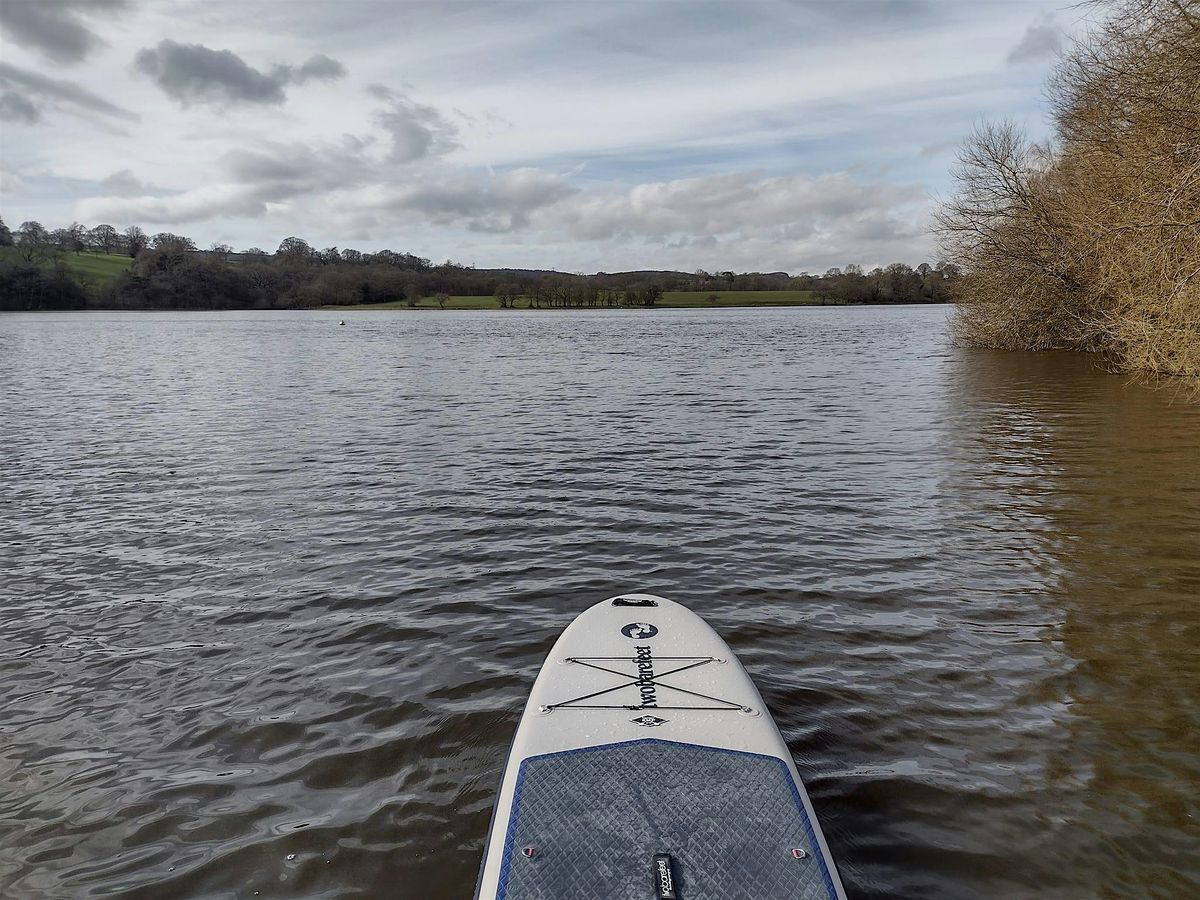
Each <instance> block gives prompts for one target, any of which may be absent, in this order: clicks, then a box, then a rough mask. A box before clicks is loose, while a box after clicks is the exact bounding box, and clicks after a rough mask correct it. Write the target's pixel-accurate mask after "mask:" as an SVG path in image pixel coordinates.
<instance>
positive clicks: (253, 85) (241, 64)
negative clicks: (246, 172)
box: [134, 40, 346, 107]
mask: <svg viewBox="0 0 1200 900" xmlns="http://www.w3.org/2000/svg"><path fill="white" fill-rule="evenodd" d="M134 66H135V67H136V68H137V70H138V71H139V72H141V73H142V74H144V75H147V76H148V77H149V78H151V79H152V80H153V81H154V83H155V84H157V85H158V87H159V88H160V89H161V90H162V91H163V93H165V94H166V95H167V96H168V97H170V98H172V99H173V100H175V101H177V102H178V103H179V104H180V105H182V106H185V107H186V106H191V105H193V104H197V103H207V104H213V105H216V106H227V105H237V104H248V105H252V106H253V105H257V106H279V105H282V104H283V102H284V101H285V100H286V99H287V90H286V89H287V87H288V86H289V85H293V84H304V83H305V82H307V81H311V80H314V79H317V80H321V81H331V80H335V79H338V78H341V77H343V76H344V75H345V74H346V67H345V66H343V65H342V64H341V63H340V62H338V61H337V60H336V59H331V58H330V57H328V56H325V55H324V54H320V53H318V54H316V55H315V56H312V57H310V58H309V59H308V61H307V62H305V63H304V64H303V65H301V66H300V67H299V68H298V69H297V68H293V67H292V66H287V65H276V66H273V67H272V68H271V70H270V72H260V71H259V70H258V69H256V68H254V67H253V66H251V65H249V64H247V63H246V61H245V60H243V59H242V58H241V57H240V56H238V55H237V54H236V53H234V52H233V51H231V50H213V49H211V48H209V47H205V46H204V45H203V44H179V43H176V42H175V41H171V40H162V41H159V42H158V46H156V47H146V48H144V49H142V50H139V51H138V54H137V56H136V57H135V58H134Z"/></svg>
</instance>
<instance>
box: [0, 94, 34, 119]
mask: <svg viewBox="0 0 1200 900" xmlns="http://www.w3.org/2000/svg"><path fill="white" fill-rule="evenodd" d="M0 119H3V120H4V121H5V122H24V123H25V124H26V125H33V124H34V123H36V122H40V121H41V119H42V111H41V110H40V109H38V108H37V107H36V106H34V105H33V104H32V103H30V102H29V100H27V99H26V98H25V97H22V96H21V95H20V94H15V93H13V92H12V91H5V92H4V93H3V94H0Z"/></svg>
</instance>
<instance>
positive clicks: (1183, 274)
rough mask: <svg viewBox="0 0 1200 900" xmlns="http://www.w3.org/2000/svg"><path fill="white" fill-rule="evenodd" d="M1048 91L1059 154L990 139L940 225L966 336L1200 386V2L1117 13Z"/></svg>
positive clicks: (969, 155)
mask: <svg viewBox="0 0 1200 900" xmlns="http://www.w3.org/2000/svg"><path fill="white" fill-rule="evenodd" d="M1107 8H1109V9H1110V10H1111V14H1110V15H1109V17H1108V18H1107V19H1105V20H1104V21H1102V22H1101V23H1100V24H1099V25H1098V26H1096V27H1095V28H1094V29H1093V30H1092V31H1091V32H1090V33H1089V34H1088V35H1086V36H1085V37H1084V38H1082V39H1081V40H1079V41H1078V42H1077V43H1076V44H1075V45H1074V46H1073V47H1072V48H1071V50H1070V51H1069V52H1068V53H1067V54H1066V55H1065V56H1064V58H1063V59H1062V61H1061V62H1060V64H1059V65H1058V67H1057V69H1056V71H1055V73H1054V76H1053V77H1052V78H1051V80H1050V82H1049V84H1048V87H1047V92H1048V95H1049V99H1050V104H1051V108H1052V109H1053V111H1054V116H1055V126H1056V140H1055V144H1054V146H1053V147H1048V146H1039V145H1036V144H1033V143H1030V142H1029V141H1027V140H1026V139H1025V138H1024V137H1023V136H1022V134H1021V133H1020V131H1019V130H1018V129H1016V128H1015V127H1014V126H1012V125H1010V124H1004V123H1001V124H999V125H987V126H983V127H981V128H979V129H977V130H976V132H975V133H974V134H973V135H972V136H971V138H970V139H969V140H968V141H967V143H966V145H965V146H964V147H963V149H962V151H961V153H960V162H959V167H958V170H957V173H956V175H957V180H958V187H959V190H958V194H957V196H956V197H955V198H954V199H953V200H952V201H951V202H950V203H949V204H947V205H946V206H945V207H944V209H943V210H942V212H941V217H940V222H939V225H940V229H941V234H942V237H943V239H944V242H945V245H946V248H947V250H948V251H949V254H948V255H949V256H950V259H951V261H953V262H955V263H957V264H958V265H960V266H961V268H962V275H961V277H957V278H956V277H955V275H956V274H957V273H956V272H955V271H953V270H952V269H951V268H950V267H947V266H943V267H942V271H943V274H944V275H945V276H946V278H947V279H948V282H949V283H951V284H953V285H954V290H955V292H956V294H957V296H958V297H959V299H960V301H961V302H960V305H959V307H958V310H957V315H956V327H957V330H958V334H959V337H960V338H961V339H962V340H964V341H965V342H967V343H973V344H980V345H985V346H992V347H1004V348H1020V349H1045V348H1052V347H1059V348H1066V349H1074V350H1089V351H1101V352H1103V353H1105V354H1106V355H1107V356H1108V357H1109V358H1110V359H1111V360H1112V361H1113V362H1114V363H1115V364H1116V365H1117V366H1119V367H1121V368H1126V369H1143V370H1148V371H1152V372H1156V373H1163V374H1175V375H1185V376H1190V377H1192V378H1200V115H1198V114H1197V112H1196V110H1197V109H1200V0H1116V2H1114V3H1112V4H1110V6H1109V7H1107Z"/></svg>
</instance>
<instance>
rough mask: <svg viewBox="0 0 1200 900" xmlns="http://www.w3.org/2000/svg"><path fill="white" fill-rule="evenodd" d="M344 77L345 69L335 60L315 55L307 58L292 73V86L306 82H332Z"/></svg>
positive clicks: (319, 54) (320, 54)
mask: <svg viewBox="0 0 1200 900" xmlns="http://www.w3.org/2000/svg"><path fill="white" fill-rule="evenodd" d="M345 77H346V67H345V66H343V65H342V64H341V63H340V62H338V61H337V60H336V59H333V58H331V57H328V56H326V55H325V54H324V53H316V54H314V55H312V56H310V57H309V58H308V61H307V62H305V63H304V64H303V65H302V66H300V68H298V69H296V71H295V72H293V73H292V83H293V84H304V82H306V81H310V80H312V79H314V78H315V79H316V80H318V81H334V80H336V79H338V78H345Z"/></svg>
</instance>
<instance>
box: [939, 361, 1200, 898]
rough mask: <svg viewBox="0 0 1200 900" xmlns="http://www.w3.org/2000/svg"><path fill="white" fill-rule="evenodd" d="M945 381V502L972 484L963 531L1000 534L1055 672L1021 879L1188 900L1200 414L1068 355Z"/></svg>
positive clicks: (1192, 862) (1199, 628)
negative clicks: (950, 454)
mask: <svg viewBox="0 0 1200 900" xmlns="http://www.w3.org/2000/svg"><path fill="white" fill-rule="evenodd" d="M953 373H954V380H955V383H956V384H957V385H958V387H959V390H956V391H954V392H953V394H952V396H953V397H954V398H955V403H954V418H955V420H956V427H957V428H961V429H963V431H962V433H961V434H960V440H959V441H958V448H957V449H958V453H959V457H960V460H961V463H962V467H961V468H960V469H959V471H958V473H957V485H952V486H951V490H955V489H956V487H957V488H963V487H965V485H966V484H968V483H971V482H977V483H978V484H979V488H978V489H977V490H975V491H974V497H975V500H976V503H977V504H978V505H977V506H976V507H975V508H974V509H973V510H972V511H971V513H970V515H971V516H972V517H975V516H977V517H979V520H980V521H988V522H993V523H995V522H1003V523H1005V525H1004V526H1003V528H1002V529H1001V530H1000V532H999V533H998V535H997V537H998V550H1000V552H1001V553H1002V554H1003V555H1004V556H1005V557H1006V561H1007V562H1008V563H1010V564H1014V569H1013V573H1012V574H1013V575H1014V576H1015V577H1016V578H1018V579H1021V578H1023V579H1025V580H1026V582H1025V583H1026V584H1028V585H1029V586H1031V587H1035V588H1037V589H1040V590H1042V591H1044V595H1045V608H1046V612H1047V615H1048V618H1050V619H1051V620H1052V623H1051V624H1050V626H1049V627H1047V628H1046V629H1044V630H1039V633H1038V638H1039V639H1040V640H1043V641H1046V642H1053V644H1054V645H1055V646H1056V648H1057V649H1059V650H1060V651H1061V653H1062V654H1063V656H1064V659H1063V661H1062V662H1061V663H1059V664H1058V665H1056V666H1054V667H1053V668H1052V672H1053V677H1047V678H1046V679H1045V681H1044V682H1043V683H1042V684H1041V685H1039V686H1038V688H1037V690H1038V691H1039V692H1040V693H1042V694H1043V696H1044V700H1043V702H1044V704H1045V706H1046V709H1047V711H1048V712H1049V713H1051V715H1050V720H1049V721H1047V722H1046V729H1047V733H1050V734H1053V738H1052V739H1051V740H1049V741H1046V740H1045V734H1042V735H1039V739H1040V742H1041V743H1045V744H1046V747H1045V749H1044V750H1043V751H1042V753H1043V759H1042V771H1041V773H1040V777H1041V779H1042V784H1041V785H1040V792H1041V793H1042V795H1043V797H1042V800H1041V802H1040V803H1039V804H1038V810H1037V829H1036V830H1037V833H1038V836H1039V845H1038V846H1036V847H1033V848H1030V850H1031V853H1029V854H1022V862H1021V865H1022V867H1024V868H1027V869H1029V868H1030V867H1032V870H1033V871H1036V872H1040V873H1041V875H1042V876H1043V877H1044V878H1045V880H1046V883H1048V884H1057V885H1059V886H1060V893H1061V895H1062V896H1064V897H1067V896H1079V895H1080V893H1079V892H1080V890H1081V888H1083V887H1084V886H1086V889H1087V894H1088V895H1089V896H1097V897H1108V896H1113V897H1116V896H1122V897H1126V896H1127V897H1142V896H1161V897H1182V896H1190V895H1194V894H1196V893H1198V892H1200V825H1198V822H1197V816H1198V813H1200V803H1198V801H1197V798H1198V797H1200V752H1198V751H1197V747H1198V746H1200V744H1198V741H1200V731H1198V730H1197V726H1198V724H1200V653H1198V652H1197V646H1198V642H1200V410H1198V409H1197V408H1196V407H1195V406H1190V405H1188V404H1186V403H1181V402H1179V401H1178V398H1177V397H1176V395H1174V394H1172V393H1171V392H1170V391H1167V390H1152V389H1148V388H1145V387H1143V386H1139V385H1132V384H1130V383H1128V381H1127V380H1126V379H1124V378H1121V377H1118V376H1115V375H1112V374H1109V373H1105V372H1103V371H1099V370H1098V369H1097V368H1096V365H1095V363H1094V362H1093V361H1091V360H1089V359H1088V358H1086V357H1082V356H1078V355H1074V354H1040V355H1033V354H1002V353H981V352H973V353H969V354H968V353H964V354H961V355H959V356H957V357H956V360H955V364H954V366H953ZM961 438H966V439H965V440H964V439H961ZM1014 538H1016V540H1015V541H1014ZM1038 743H1039V740H1037V739H1035V740H1031V741H1030V742H1029V746H1027V748H1026V750H1027V751H1030V750H1031V748H1033V747H1036V746H1037V744H1038ZM1031 789H1035V790H1037V789H1039V787H1038V786H1037V784H1036V779H1035V780H1034V782H1033V784H1032V785H1031Z"/></svg>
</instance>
